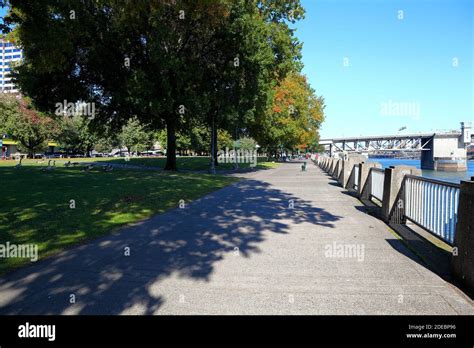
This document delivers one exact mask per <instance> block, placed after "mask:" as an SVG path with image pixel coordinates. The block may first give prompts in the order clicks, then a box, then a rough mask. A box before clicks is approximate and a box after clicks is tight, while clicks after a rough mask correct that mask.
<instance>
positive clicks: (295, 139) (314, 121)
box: [254, 72, 325, 156]
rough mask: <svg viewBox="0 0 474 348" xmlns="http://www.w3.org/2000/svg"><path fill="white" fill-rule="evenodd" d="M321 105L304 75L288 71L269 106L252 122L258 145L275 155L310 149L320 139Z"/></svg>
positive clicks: (322, 116) (322, 104) (322, 101)
mask: <svg viewBox="0 0 474 348" xmlns="http://www.w3.org/2000/svg"><path fill="white" fill-rule="evenodd" d="M324 107H325V105H324V99H323V98H322V97H318V96H316V94H315V91H314V90H313V89H312V88H311V87H310V85H309V84H308V82H307V80H306V77H305V76H304V75H302V74H300V73H297V72H292V73H290V74H289V75H288V76H287V77H286V78H285V79H283V80H282V81H280V83H279V84H278V85H277V86H276V87H275V88H274V91H273V102H272V104H271V106H270V107H269V108H268V109H267V111H266V112H265V113H264V114H263V115H262V117H261V118H259V119H258V122H257V123H256V124H255V125H254V129H255V128H256V130H255V134H256V136H257V140H258V142H259V144H261V145H262V146H264V147H265V148H266V149H267V150H268V151H269V152H271V153H273V154H274V155H275V156H277V155H278V153H279V151H281V150H291V151H292V150H296V149H302V150H306V149H308V150H311V149H312V148H314V147H315V146H317V142H318V140H319V134H318V129H319V127H320V125H321V123H322V122H323V120H324ZM257 129H259V130H260V132H258V131H257Z"/></svg>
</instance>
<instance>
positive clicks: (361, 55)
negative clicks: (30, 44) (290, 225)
mask: <svg viewBox="0 0 474 348" xmlns="http://www.w3.org/2000/svg"><path fill="white" fill-rule="evenodd" d="M302 3H303V6H304V7H305V9H306V18H305V19H304V20H303V21H301V22H299V23H297V24H296V29H297V32H296V35H297V36H298V38H299V39H300V40H301V41H302V42H303V43H304V46H303V62H304V64H305V67H304V71H303V72H304V73H305V74H306V75H307V76H308V79H309V82H310V83H311V85H312V87H313V88H314V89H315V90H316V93H317V94H318V95H322V96H324V98H325V100H326V110H325V112H326V121H325V122H324V124H323V126H322V129H321V136H322V138H324V137H338V136H358V135H371V134H395V133H397V131H398V129H399V128H401V127H407V129H406V130H404V131H403V132H429V131H432V130H447V129H458V128H459V122H461V121H472V122H474V101H473V100H474V97H473V94H474V86H473V85H474V77H473V51H472V50H473V46H474V42H473V32H474V23H473V17H474V15H473V12H474V1H471V0H302ZM399 11H403V13H401V12H399ZM3 15H4V10H0V16H3ZM399 18H401V19H399ZM456 60H457V66H453V65H455V61H456ZM344 64H346V65H348V66H344ZM397 108H398V109H397Z"/></svg>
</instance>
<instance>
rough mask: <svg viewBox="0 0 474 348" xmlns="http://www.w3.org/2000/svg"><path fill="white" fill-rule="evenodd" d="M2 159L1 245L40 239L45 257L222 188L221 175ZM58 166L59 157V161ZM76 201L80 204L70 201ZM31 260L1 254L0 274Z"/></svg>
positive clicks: (228, 179)
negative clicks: (18, 164)
mask: <svg viewBox="0 0 474 348" xmlns="http://www.w3.org/2000/svg"><path fill="white" fill-rule="evenodd" d="M15 163H16V162H15V161H0V185H1V186H0V207H1V209H0V244H3V245H5V243H6V242H10V244H37V245H38V250H39V257H40V258H42V257H45V256H48V255H51V254H53V253H57V252H58V251H61V250H62V249H64V248H66V247H69V246H72V245H74V244H77V243H80V242H84V241H86V240H88V239H92V238H96V237H99V236H102V235H104V234H107V233H109V232H111V231H112V230H114V229H115V228H117V227H119V226H123V225H126V224H130V223H133V222H137V221H139V220H143V219H146V218H148V217H150V216H152V215H154V214H157V213H161V212H164V211H165V210H167V209H170V208H174V207H177V206H178V204H179V201H180V200H181V199H183V200H184V201H186V202H189V201H191V200H193V199H196V198H198V197H200V196H202V195H205V194H207V193H209V192H212V191H214V190H217V189H220V188H222V187H224V186H226V185H228V184H230V183H232V182H234V181H236V180H237V179H235V178H231V177H225V176H221V175H215V176H212V175H206V174H191V173H167V172H154V171H140V170H124V169H118V170H113V171H112V172H102V171H99V170H94V171H92V172H89V173H86V172H81V171H80V168H64V167H62V166H60V167H57V168H55V169H54V170H52V171H42V170H41V168H40V166H45V164H44V163H43V164H41V163H37V160H26V161H23V164H24V165H23V166H22V167H21V168H19V169H15V168H14V167H13V165H14V164H15ZM56 165H58V161H57V162H56ZM71 200H74V201H75V205H76V207H75V209H71V208H70V201H71ZM25 263H30V260H28V259H20V258H0V273H3V272H5V271H7V270H10V269H12V268H15V267H17V266H20V265H22V264H25Z"/></svg>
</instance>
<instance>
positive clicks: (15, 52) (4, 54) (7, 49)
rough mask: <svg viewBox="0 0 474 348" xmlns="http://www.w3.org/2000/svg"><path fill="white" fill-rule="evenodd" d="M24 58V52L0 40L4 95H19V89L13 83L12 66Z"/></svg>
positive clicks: (0, 87)
mask: <svg viewBox="0 0 474 348" xmlns="http://www.w3.org/2000/svg"><path fill="white" fill-rule="evenodd" d="M22 58H23V50H22V49H21V48H20V47H18V46H15V45H14V44H12V43H11V42H8V41H6V40H4V39H0V91H1V92H2V93H17V92H18V89H17V88H16V87H15V85H14V84H13V83H12V81H11V77H10V71H11V64H12V63H13V62H17V61H19V60H21V59H22Z"/></svg>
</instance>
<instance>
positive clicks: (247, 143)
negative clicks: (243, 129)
mask: <svg viewBox="0 0 474 348" xmlns="http://www.w3.org/2000/svg"><path fill="white" fill-rule="evenodd" d="M256 146H257V142H256V141H255V140H254V139H252V138H250V137H243V138H240V139H239V140H238V141H237V142H236V145H235V147H236V148H238V149H241V150H245V151H255V150H256Z"/></svg>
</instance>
